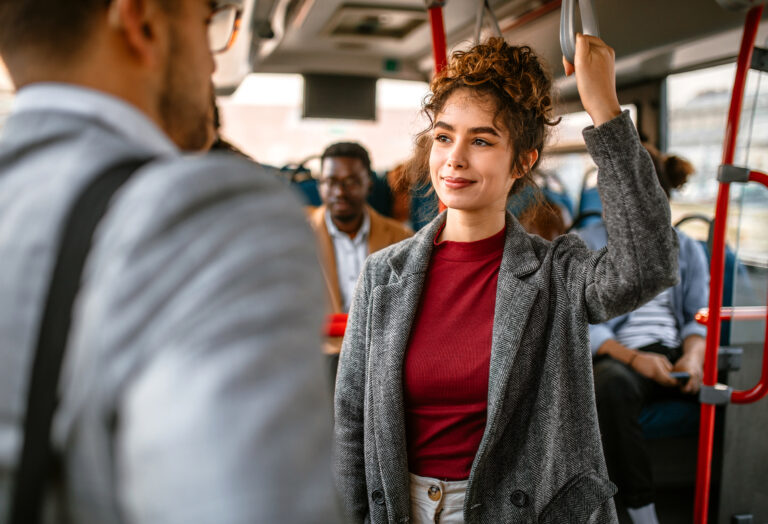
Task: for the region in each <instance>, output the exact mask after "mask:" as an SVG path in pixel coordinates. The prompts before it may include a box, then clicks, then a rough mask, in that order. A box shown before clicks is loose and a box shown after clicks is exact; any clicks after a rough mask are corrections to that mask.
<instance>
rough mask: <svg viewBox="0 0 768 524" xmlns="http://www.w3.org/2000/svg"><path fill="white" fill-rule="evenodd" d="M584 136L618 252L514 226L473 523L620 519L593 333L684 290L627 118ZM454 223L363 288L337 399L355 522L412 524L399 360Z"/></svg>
mask: <svg viewBox="0 0 768 524" xmlns="http://www.w3.org/2000/svg"><path fill="white" fill-rule="evenodd" d="M584 137H585V139H586V142H587V147H588V149H589V152H590V154H591V155H592V157H593V159H594V160H595V162H596V163H597V165H598V168H599V182H598V184H599V190H600V194H601V197H602V200H603V205H604V209H605V211H604V213H605V221H606V227H607V230H608V235H609V242H608V246H607V247H606V248H604V249H603V250H600V251H591V250H589V249H588V248H587V247H586V246H585V245H584V243H583V242H582V241H581V240H580V239H579V238H577V237H576V236H575V235H565V236H562V237H559V238H557V239H556V240H555V241H553V242H547V241H545V240H543V239H541V238H540V237H537V236H532V235H529V234H527V233H526V232H525V231H524V230H523V229H522V227H521V226H520V225H519V224H518V222H517V221H516V220H515V219H514V218H513V217H512V216H511V215H508V216H507V236H506V242H505V245H504V255H503V258H502V261H501V267H500V270H499V279H498V289H497V293H496V309H495V313H494V323H493V339H492V346H491V364H490V366H491V368H490V380H489V384H488V418H487V424H486V428H485V433H484V435H483V438H482V441H481V443H480V447H479V449H478V451H477V455H476V456H475V460H474V462H473V464H472V469H471V473H470V476H469V485H468V487H467V492H466V499H465V504H464V518H465V520H466V522H467V523H489V524H490V523H493V524H497V523H503V522H515V523H516V522H525V523H534V522H553V523H565V522H568V523H570V522H615V521H616V513H615V509H614V505H613V500H612V496H613V495H614V493H615V491H616V488H615V487H614V486H613V484H612V483H610V482H609V481H608V480H607V474H606V469H605V463H604V459H603V453H602V449H601V444H600V434H599V430H598V425H597V415H596V410H595V401H594V394H593V385H592V362H591V354H590V350H589V340H588V330H587V324H588V322H593V323H594V322H603V321H605V320H607V319H609V318H611V317H614V316H616V315H619V314H621V313H624V312H627V311H630V310H632V309H634V308H636V307H637V306H638V305H640V304H641V303H643V302H644V301H646V300H648V299H650V298H652V297H653V296H654V295H656V294H657V293H658V292H659V291H661V290H662V289H664V288H666V287H669V286H671V285H673V284H674V283H675V281H676V278H677V237H676V235H675V233H674V231H673V229H672V228H671V227H670V217H669V207H668V204H667V199H666V198H665V196H664V193H663V192H662V190H661V188H660V187H659V185H658V182H657V180H656V175H655V174H654V171H653V165H652V163H651V160H650V158H649V157H648V155H647V153H646V151H645V150H644V149H643V147H642V146H641V144H640V140H639V138H638V137H637V132H636V131H635V129H634V126H633V125H632V122H631V120H630V119H629V116H628V114H626V113H625V114H623V115H622V116H619V117H617V118H615V119H614V120H612V121H610V122H607V123H605V124H603V125H602V126H600V127H599V128H588V129H586V130H585V131H584ZM444 220H445V215H444V214H442V215H440V216H439V217H438V218H436V219H435V220H434V221H432V223H431V224H429V225H428V226H427V227H425V228H424V229H423V230H422V231H420V232H419V233H418V234H417V235H416V236H414V237H413V238H411V239H408V240H404V241H402V242H400V243H398V244H395V245H394V246H391V247H389V248H387V249H384V250H382V251H379V252H378V253H375V254H373V255H371V256H370V257H369V259H368V261H367V263H366V265H365V268H364V270H363V273H362V275H361V277H360V280H359V282H358V285H357V290H356V293H355V298H354V301H353V305H352V308H351V313H350V319H349V325H348V327H347V333H346V336H345V339H344V344H343V347H342V352H341V361H340V366H339V373H338V379H337V385H336V428H335V446H336V453H335V459H334V460H335V475H336V483H337V488H338V490H339V493H340V496H341V497H342V500H343V503H344V507H345V510H346V512H347V514H348V516H349V517H350V518H351V520H352V521H353V522H362V521H366V522H367V521H370V522H374V523H383V522H390V523H395V522H408V520H409V495H408V469H407V464H408V461H407V457H406V434H405V424H404V408H403V391H402V365H403V356H404V352H405V349H406V346H407V343H408V336H409V333H410V329H411V323H412V321H413V318H414V315H415V313H416V310H417V307H418V304H419V298H420V296H421V288H422V284H423V282H424V276H425V273H426V271H427V267H428V265H429V260H430V256H431V252H432V245H433V243H432V241H433V239H434V237H435V234H436V233H437V230H438V228H439V226H440V225H441V224H442V223H443V221H444ZM468 329H472V328H471V326H468Z"/></svg>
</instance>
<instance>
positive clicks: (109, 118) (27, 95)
mask: <svg viewBox="0 0 768 524" xmlns="http://www.w3.org/2000/svg"><path fill="white" fill-rule="evenodd" d="M26 111H58V112H66V113H71V114H75V115H79V116H82V117H85V118H88V119H92V120H98V121H99V122H101V123H103V124H104V125H106V126H108V127H109V128H111V129H112V130H114V131H115V132H116V133H118V134H120V135H122V136H124V137H125V138H127V139H129V140H131V141H132V142H135V143H136V144H138V145H141V146H143V147H144V148H146V149H148V150H149V151H150V152H152V153H155V154H157V155H160V156H172V155H178V154H180V151H179V149H178V148H177V147H176V146H175V145H174V144H173V142H171V140H170V139H169V138H168V136H167V135H166V134H165V133H163V132H162V131H161V130H160V128H159V127H157V125H155V123H154V122H152V121H151V120H150V119H149V118H148V117H147V116H146V115H144V114H143V113H142V112H141V111H140V110H139V109H138V108H136V107H134V106H132V105H131V104H129V103H128V102H125V101H123V100H121V99H119V98H117V97H115V96H112V95H109V94H107V93H104V92H102V91H97V90H95V89H89V88H86V87H82V86H76V85H73V84H63V83H36V84H31V85H29V86H25V87H23V88H21V89H20V90H19V91H18V94H17V95H16V97H15V98H14V101H13V105H12V112H13V113H14V114H15V113H23V112H26Z"/></svg>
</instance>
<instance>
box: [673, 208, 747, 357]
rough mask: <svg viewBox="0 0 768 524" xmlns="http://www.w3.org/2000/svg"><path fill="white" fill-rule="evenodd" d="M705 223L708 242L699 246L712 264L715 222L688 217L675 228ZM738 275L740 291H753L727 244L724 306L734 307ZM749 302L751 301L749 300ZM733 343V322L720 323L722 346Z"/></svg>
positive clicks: (701, 241) (697, 217) (694, 216)
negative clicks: (707, 231) (692, 222)
mask: <svg viewBox="0 0 768 524" xmlns="http://www.w3.org/2000/svg"><path fill="white" fill-rule="evenodd" d="M697 220H698V221H703V222H706V223H708V224H709V233H708V238H707V241H703V240H700V241H699V244H701V245H702V246H703V247H704V252H705V253H706V255H707V263H708V264H709V263H711V258H712V234H713V228H714V221H713V220H712V219H711V218H709V217H708V216H706V215H698V214H696V215H686V216H684V217H682V218H681V219H680V220H678V221H677V222H675V224H674V225H675V227H680V226H681V225H683V224H685V223H686V222H691V221H697ZM737 273H738V278H739V281H740V282H742V285H741V286H740V289H744V290H751V286H750V285H749V276H748V273H747V268H746V267H745V266H744V264H742V263H741V262H740V261H739V259H738V257H737V256H736V253H735V252H734V251H733V249H731V248H730V246H728V245H727V244H726V246H725V271H724V274H723V306H725V307H728V306H733V305H734V304H733V296H734V286H735V281H736V275H737ZM748 300H749V299H748ZM730 343H731V321H730V320H723V321H722V322H721V323H720V344H721V345H724V346H727V345H728V344H730Z"/></svg>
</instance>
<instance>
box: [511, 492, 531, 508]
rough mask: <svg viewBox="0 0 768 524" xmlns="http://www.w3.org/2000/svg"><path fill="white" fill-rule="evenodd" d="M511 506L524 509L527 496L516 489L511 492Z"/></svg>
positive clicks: (526, 503)
mask: <svg viewBox="0 0 768 524" xmlns="http://www.w3.org/2000/svg"><path fill="white" fill-rule="evenodd" d="M512 504H514V505H515V506H517V507H518V508H524V507H526V506H527V505H528V495H526V494H525V492H524V491H520V490H519V489H516V490H515V491H513V492H512Z"/></svg>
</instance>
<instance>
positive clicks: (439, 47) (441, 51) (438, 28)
mask: <svg viewBox="0 0 768 524" xmlns="http://www.w3.org/2000/svg"><path fill="white" fill-rule="evenodd" d="M444 5H445V0H442V1H441V0H427V10H428V11H429V25H430V27H431V28H432V56H434V58H435V74H438V73H439V72H440V71H442V70H443V69H445V66H447V65H448V51H447V47H446V45H445V24H444V23H443V6H444ZM438 207H439V209H440V211H441V212H442V211H443V210H444V209H445V204H443V203H442V201H438Z"/></svg>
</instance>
